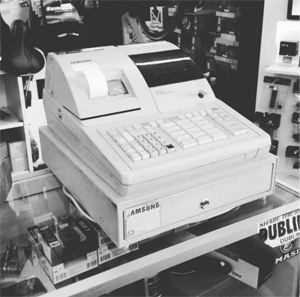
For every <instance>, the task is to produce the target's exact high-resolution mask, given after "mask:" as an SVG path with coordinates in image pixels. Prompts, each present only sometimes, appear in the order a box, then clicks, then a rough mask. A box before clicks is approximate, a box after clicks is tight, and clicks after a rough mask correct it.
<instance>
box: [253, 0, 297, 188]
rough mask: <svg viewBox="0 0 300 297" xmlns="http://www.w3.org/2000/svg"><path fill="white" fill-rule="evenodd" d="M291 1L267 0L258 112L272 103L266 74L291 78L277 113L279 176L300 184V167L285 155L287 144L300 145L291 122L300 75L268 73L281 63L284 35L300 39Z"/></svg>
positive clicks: (258, 86)
mask: <svg viewBox="0 0 300 297" xmlns="http://www.w3.org/2000/svg"><path fill="white" fill-rule="evenodd" d="M287 4H288V0H265V7H264V17H263V28H262V41H261V52H260V62H259V75H258V85H257V96H256V98H257V100H256V111H261V112H262V111H264V112H265V111H266V110H263V108H262V106H265V105H266V104H265V102H266V101H268V102H269V100H270V97H269V93H266V88H267V87H266V83H264V82H263V80H264V77H265V76H271V77H282V78H288V79H291V85H290V86H289V87H286V88H287V93H286V97H285V105H284V108H283V110H282V111H277V112H276V113H278V114H281V122H280V127H279V128H278V129H277V131H275V133H274V134H273V135H274V139H275V140H278V142H279V145H278V152H277V156H278V157H279V166H278V177H279V178H281V179H284V180H285V181H288V182H290V184H291V185H294V186H297V187H299V181H298V178H299V169H293V168H292V164H291V162H290V160H288V158H286V157H285V150H286V147H287V146H289V145H292V146H299V143H297V142H295V141H293V139H292V133H293V129H294V127H293V124H292V122H291V120H292V114H293V112H294V106H295V100H296V97H295V96H294V94H293V92H292V90H293V83H294V81H295V80H296V79H297V77H296V76H285V75H278V74H273V73H266V72H265V69H266V68H267V67H269V66H271V65H273V64H275V63H276V62H277V59H278V52H279V42H280V40H283V41H284V38H287V39H289V38H291V37H292V40H295V41H300V34H299V27H300V22H299V21H295V20H288V19H287ZM291 34H292V36H291ZM287 41H288V40H287ZM299 72H300V68H299ZM298 79H299V76H298ZM279 88H280V86H279ZM266 95H267V96H266ZM278 98H279V93H278V95H277V99H278ZM295 161H297V160H295ZM298 161H299V160H298Z"/></svg>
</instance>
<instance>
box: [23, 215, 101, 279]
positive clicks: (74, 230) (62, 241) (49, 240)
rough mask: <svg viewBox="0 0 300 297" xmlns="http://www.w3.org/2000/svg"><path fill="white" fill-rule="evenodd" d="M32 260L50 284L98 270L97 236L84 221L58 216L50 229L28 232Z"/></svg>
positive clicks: (36, 228)
mask: <svg viewBox="0 0 300 297" xmlns="http://www.w3.org/2000/svg"><path fill="white" fill-rule="evenodd" d="M27 231H28V236H29V241H30V243H31V246H32V257H33V260H34V261H36V262H38V263H39V264H40V265H41V266H42V267H43V269H44V270H45V272H46V273H47V275H48V276H49V278H50V279H51V281H52V282H53V284H57V283H60V282H62V281H64V280H66V279H69V278H71V277H73V276H76V275H78V274H81V273H83V272H86V271H88V270H91V269H93V268H96V267H98V238H97V233H96V232H95V230H94V229H93V228H92V227H91V225H90V224H89V223H88V222H87V221H86V220H85V219H84V218H79V219H77V220H72V219H71V218H70V217H69V216H68V215H65V216H61V217H59V218H58V220H57V222H56V223H55V224H54V225H51V226H43V228H42V229H40V228H39V227H38V226H32V227H30V228H28V229H27Z"/></svg>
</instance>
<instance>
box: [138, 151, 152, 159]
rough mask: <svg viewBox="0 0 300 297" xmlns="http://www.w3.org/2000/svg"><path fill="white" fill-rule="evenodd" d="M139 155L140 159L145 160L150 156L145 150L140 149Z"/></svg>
mask: <svg viewBox="0 0 300 297" xmlns="http://www.w3.org/2000/svg"><path fill="white" fill-rule="evenodd" d="M139 155H140V156H141V158H142V160H146V159H149V158H150V155H149V154H148V153H147V152H146V151H140V152H139Z"/></svg>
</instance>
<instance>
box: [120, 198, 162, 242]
mask: <svg viewBox="0 0 300 297" xmlns="http://www.w3.org/2000/svg"><path fill="white" fill-rule="evenodd" d="M160 225H161V209H160V205H159V203H158V202H157V201H152V202H149V203H146V204H141V205H138V206H135V207H131V208H127V209H125V210H124V232H125V234H124V236H125V240H127V239H130V238H133V237H136V236H138V235H140V234H143V233H146V232H148V231H151V230H154V229H157V228H159V227H160Z"/></svg>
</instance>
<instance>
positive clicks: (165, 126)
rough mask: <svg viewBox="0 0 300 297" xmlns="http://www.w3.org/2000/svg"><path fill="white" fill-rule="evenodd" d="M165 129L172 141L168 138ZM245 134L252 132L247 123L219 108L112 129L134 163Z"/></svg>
mask: <svg viewBox="0 0 300 297" xmlns="http://www.w3.org/2000/svg"><path fill="white" fill-rule="evenodd" d="M161 131H164V132H165V133H166V134H167V135H168V136H169V137H170V138H171V140H170V141H169V140H167V139H166V138H165V137H164V135H163V133H161ZM245 133H248V129H247V127H246V126H245V125H243V124H242V123H240V122H238V121H236V120H235V119H234V118H232V117H231V116H230V115H229V114H228V113H226V112H225V111H223V110H221V109H220V108H218V107H213V108H211V109H203V110H199V111H195V112H192V113H185V114H179V115H178V116H173V117H170V118H162V119H159V120H156V121H149V122H144V123H141V124H134V125H129V126H125V127H120V128H117V129H113V130H109V131H108V134H109V135H110V136H111V137H112V139H113V140H114V141H115V142H116V143H117V144H118V145H119V146H120V147H121V148H122V150H123V151H124V152H125V153H126V154H127V155H128V156H129V157H130V158H131V160H132V161H134V162H138V161H141V160H145V159H149V158H156V157H159V156H161V155H164V154H169V153H174V152H175V151H176V150H180V149H188V148H191V147H194V146H198V145H199V146H204V145H205V144H207V143H210V142H213V141H221V140H222V139H226V138H230V137H234V136H238V135H242V134H245ZM178 145H179V146H178Z"/></svg>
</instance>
